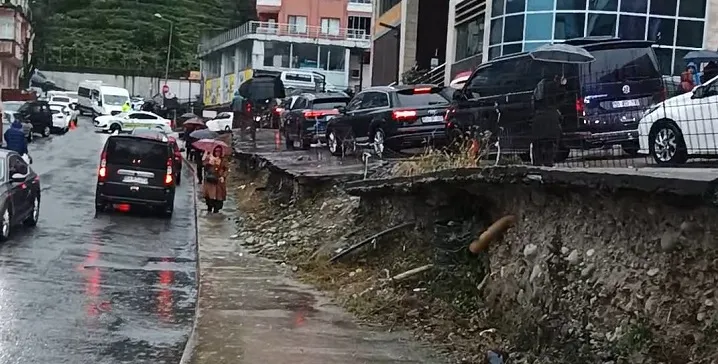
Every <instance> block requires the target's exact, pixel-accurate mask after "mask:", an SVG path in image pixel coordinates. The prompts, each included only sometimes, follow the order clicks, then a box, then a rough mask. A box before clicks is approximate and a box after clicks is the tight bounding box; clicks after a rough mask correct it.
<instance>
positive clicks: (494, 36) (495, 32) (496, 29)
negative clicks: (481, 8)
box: [489, 18, 504, 45]
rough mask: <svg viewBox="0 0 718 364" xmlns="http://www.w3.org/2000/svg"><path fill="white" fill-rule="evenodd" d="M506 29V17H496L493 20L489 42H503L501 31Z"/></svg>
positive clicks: (492, 43)
mask: <svg viewBox="0 0 718 364" xmlns="http://www.w3.org/2000/svg"><path fill="white" fill-rule="evenodd" d="M503 29H504V19H502V18H500V19H494V20H492V21H491V37H490V38H489V44H491V45H494V44H499V43H501V35H502V34H501V33H502V31H503Z"/></svg>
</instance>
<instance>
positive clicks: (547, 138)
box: [530, 75, 567, 167]
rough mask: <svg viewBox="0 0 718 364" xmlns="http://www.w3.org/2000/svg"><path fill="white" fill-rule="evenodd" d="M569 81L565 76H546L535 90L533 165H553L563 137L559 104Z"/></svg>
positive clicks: (532, 128)
mask: <svg viewBox="0 0 718 364" xmlns="http://www.w3.org/2000/svg"><path fill="white" fill-rule="evenodd" d="M566 83H567V81H566V79H565V78H564V77H563V76H558V75H554V77H553V78H551V79H549V78H544V79H542V80H541V81H540V82H539V83H538V85H536V89H535V90H534V95H533V98H534V108H535V111H534V116H533V117H532V119H531V134H532V142H531V145H530V154H531V160H532V162H533V165H535V166H547V167H551V166H553V164H554V159H555V157H556V153H557V152H558V145H559V140H560V138H561V133H562V128H561V113H560V112H559V111H558V105H559V104H560V103H561V101H562V100H563V98H564V96H565V95H564V94H565V92H566V90H565V87H564V86H565V85H566Z"/></svg>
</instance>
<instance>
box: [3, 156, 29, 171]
mask: <svg viewBox="0 0 718 364" xmlns="http://www.w3.org/2000/svg"><path fill="white" fill-rule="evenodd" d="M8 164H9V165H10V173H9V174H10V176H12V175H13V174H15V173H20V174H22V175H26V174H28V172H30V171H29V168H28V165H27V164H26V163H25V161H23V160H22V158H20V157H18V156H16V155H11V156H10V158H8Z"/></svg>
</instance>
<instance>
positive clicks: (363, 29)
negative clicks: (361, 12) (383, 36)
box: [348, 0, 371, 38]
mask: <svg viewBox="0 0 718 364" xmlns="http://www.w3.org/2000/svg"><path fill="white" fill-rule="evenodd" d="M369 1H371V0H369ZM348 28H349V35H354V36H356V38H361V37H360V36H361V35H368V34H371V18H370V17H366V16H350V17H349V26H348Z"/></svg>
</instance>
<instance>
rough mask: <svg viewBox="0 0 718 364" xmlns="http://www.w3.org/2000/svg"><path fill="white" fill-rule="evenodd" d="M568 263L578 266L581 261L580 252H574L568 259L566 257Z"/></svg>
mask: <svg viewBox="0 0 718 364" xmlns="http://www.w3.org/2000/svg"><path fill="white" fill-rule="evenodd" d="M566 261H568V262H569V263H570V264H573V265H576V264H578V263H579V262H580V261H581V255H580V254H579V253H578V250H576V249H574V250H572V251H571V253H570V254H569V255H568V257H566Z"/></svg>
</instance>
